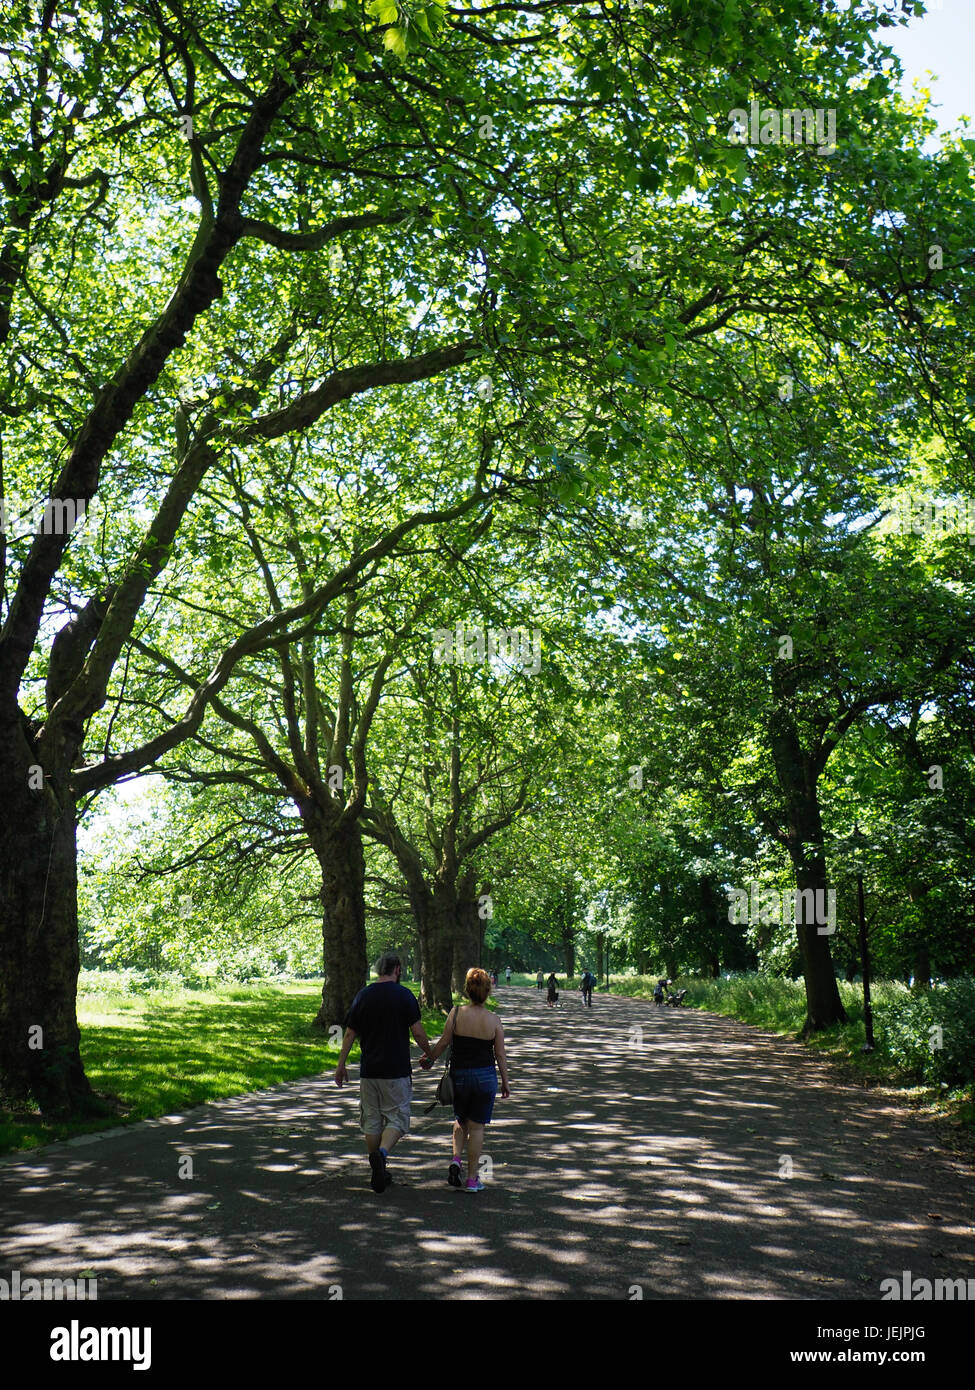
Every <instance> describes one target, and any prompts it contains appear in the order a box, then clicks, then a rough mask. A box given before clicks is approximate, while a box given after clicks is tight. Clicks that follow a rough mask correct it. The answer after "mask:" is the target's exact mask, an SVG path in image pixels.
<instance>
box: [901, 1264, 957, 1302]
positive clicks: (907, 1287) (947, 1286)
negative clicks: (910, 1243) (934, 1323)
mask: <svg viewBox="0 0 975 1390" xmlns="http://www.w3.org/2000/svg"><path fill="white" fill-rule="evenodd" d="M880 1299H881V1302H886V1301H887V1300H888V1299H904V1300H906V1301H908V1302H914V1303H930V1302H932V1301H933V1302H936V1303H940V1302H949V1303H950V1302H953V1301H954V1300H955V1299H958V1300H964V1301H966V1302H967V1301H968V1300H969V1299H975V1279H912V1278H911V1271H910V1270H909V1269H902V1270H901V1277H900V1279H896V1278H891V1279H881V1281H880Z"/></svg>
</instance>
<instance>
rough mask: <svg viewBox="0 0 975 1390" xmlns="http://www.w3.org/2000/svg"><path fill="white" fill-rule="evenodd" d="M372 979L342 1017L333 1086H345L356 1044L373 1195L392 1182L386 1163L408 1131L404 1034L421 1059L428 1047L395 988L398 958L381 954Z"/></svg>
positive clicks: (413, 1007)
mask: <svg viewBox="0 0 975 1390" xmlns="http://www.w3.org/2000/svg"><path fill="white" fill-rule="evenodd" d="M376 973H377V974H378V976H379V979H378V980H376V981H375V983H374V984H371V985H366V987H365V989H360V990H359V993H358V994H357V995H356V997H355V998H354V999H353V1001H352V1005H351V1007H350V1009H349V1012H348V1016H347V1017H346V1020H345V1036H344V1037H343V1039H342V1051H341V1053H340V1054H339V1060H338V1066H337V1067H336V1068H335V1084H336V1086H339V1087H341V1086H344V1085H345V1083H346V1081H347V1080H348V1076H347V1073H346V1070H345V1062H346V1058H347V1057H348V1055H349V1052H350V1051H351V1050H352V1044H353V1043H354V1042H355V1040H356V1038H358V1039H359V1042H360V1044H361V1048H362V1064H361V1066H360V1068H359V1123H360V1125H361V1127H362V1132H363V1134H364V1135H365V1139H366V1152H367V1154H368V1155H369V1167H370V1168H371V1170H372V1173H371V1176H370V1178H369V1185H370V1187H371V1188H372V1190H373V1192H385V1190H386V1188H387V1187H388V1186H389V1185H390V1183H391V1182H392V1178H391V1177H390V1176H389V1175H388V1173H387V1172H386V1159H387V1157H388V1156H389V1154H390V1153H391V1151H392V1150H393V1148H394V1147H395V1146H396V1145H397V1144H398V1143H399V1141H400V1140H401V1139H402V1137H403V1135H404V1134H406V1133H408V1131H409V1128H410V1101H411V1100H412V1098H413V1068H412V1066H411V1065H410V1040H409V1035H408V1032H407V1030H409V1032H410V1033H412V1034H413V1036H414V1038H415V1039H416V1041H417V1044H418V1045H419V1046H420V1047H421V1048H422V1049H423V1052H424V1054H428V1053H429V1051H430V1043H429V1040H428V1039H427V1035H426V1032H425V1030H424V1027H423V1024H422V1023H421V1022H420V1006H419V1004H418V1003H417V1000H416V995H415V994H414V993H413V991H412V990H409V989H407V988H406V986H405V985H401V984H400V982H399V981H400V976H401V974H402V973H403V966H402V964H401V962H400V958H399V956H397V955H394V954H393V952H392V951H386V952H385V953H384V954H383V956H382V957H381V959H380V961H379V965H378V966H377V970H376Z"/></svg>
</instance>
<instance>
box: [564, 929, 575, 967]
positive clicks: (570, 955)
mask: <svg viewBox="0 0 975 1390" xmlns="http://www.w3.org/2000/svg"><path fill="white" fill-rule="evenodd" d="M562 959H563V961H564V962H565V973H566V976H567V978H568V979H572V977H573V976H574V975H575V973H576V943H575V934H574V932H573V930H572V928H571V927H563V928H562Z"/></svg>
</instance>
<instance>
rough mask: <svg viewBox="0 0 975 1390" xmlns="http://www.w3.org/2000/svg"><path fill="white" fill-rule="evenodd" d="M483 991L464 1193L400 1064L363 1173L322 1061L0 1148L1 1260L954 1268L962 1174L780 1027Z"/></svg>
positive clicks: (968, 1213)
mask: <svg viewBox="0 0 975 1390" xmlns="http://www.w3.org/2000/svg"><path fill="white" fill-rule="evenodd" d="M499 997H500V1008H501V1013H502V1016H503V1017H504V1020H505V1027H506V1034H507V1038H508V1049H509V1057H510V1064H511V1082H512V1097H511V1099H510V1100H508V1101H500V1100H499V1102H498V1104H497V1107H496V1109H495V1122H494V1123H493V1124H492V1125H491V1126H490V1127H489V1129H488V1134H487V1143H486V1158H487V1160H488V1163H487V1167H488V1170H489V1171H488V1174H487V1178H488V1185H487V1189H486V1190H485V1191H484V1192H483V1193H481V1194H478V1195H477V1196H471V1195H468V1194H466V1193H463V1192H458V1191H456V1190H454V1189H452V1188H450V1187H448V1185H447V1183H446V1181H445V1178H446V1165H447V1162H448V1160H449V1156H450V1124H449V1121H448V1120H447V1119H446V1118H445V1112H443V1111H440V1110H438V1111H437V1112H435V1114H434V1116H431V1117H424V1115H423V1112H422V1106H423V1103H424V1102H426V1101H427V1100H429V1099H432V1093H433V1088H434V1078H433V1077H428V1076H425V1075H423V1074H422V1073H420V1072H419V1071H417V1073H416V1080H415V1086H416V1093H415V1102H414V1130H413V1132H412V1133H411V1135H410V1136H409V1138H408V1139H406V1140H404V1141H403V1142H402V1144H401V1145H400V1146H399V1147H398V1148H397V1149H396V1151H395V1153H394V1155H393V1158H392V1160H391V1165H390V1171H391V1173H392V1174H393V1176H394V1186H393V1187H391V1188H390V1189H389V1190H388V1191H387V1192H386V1193H385V1194H383V1195H382V1196H377V1195H376V1194H374V1193H373V1192H371V1191H370V1189H369V1186H368V1175H369V1170H368V1167H367V1166H366V1164H365V1162H364V1158H363V1150H362V1144H361V1140H360V1138H359V1135H358V1129H357V1121H358V1115H357V1110H358V1105H357V1101H358V1095H357V1092H358V1087H357V1086H354V1085H353V1086H352V1087H351V1088H347V1089H346V1090H345V1091H343V1092H339V1091H338V1090H337V1089H336V1088H335V1086H334V1084H333V1082H332V1079H331V1075H330V1074H329V1075H325V1076H323V1077H321V1078H315V1079H313V1080H306V1081H300V1082H293V1083H289V1084H288V1085H286V1086H281V1087H277V1088H275V1089H273V1090H271V1091H262V1092H259V1093H257V1094H255V1095H250V1096H242V1097H238V1098H236V1099H233V1100H229V1101H223V1102H220V1103H218V1104H215V1105H208V1106H202V1107H199V1108H197V1109H195V1110H192V1111H190V1112H188V1113H187V1114H186V1115H184V1116H182V1117H169V1118H168V1119H166V1120H162V1121H155V1122H149V1123H147V1124H145V1125H142V1126H138V1127H133V1128H131V1129H127V1130H122V1131H112V1132H110V1133H109V1134H107V1135H98V1136H92V1137H91V1138H90V1139H89V1140H85V1141H78V1140H75V1141H72V1143H71V1144H69V1145H56V1146H52V1147H51V1148H48V1149H44V1150H41V1151H38V1152H37V1153H36V1154H35V1155H34V1156H33V1157H28V1158H27V1159H26V1160H24V1159H20V1160H18V1161H16V1162H14V1163H8V1164H4V1165H0V1209H2V1212H3V1215H2V1216H0V1260H2V1262H3V1263H5V1264H6V1265H7V1267H8V1268H9V1269H15V1268H19V1269H20V1270H21V1273H22V1277H23V1276H25V1275H26V1274H28V1273H29V1274H31V1275H33V1276H35V1277H43V1276H44V1275H49V1276H54V1275H60V1276H62V1277H64V1276H68V1275H76V1274H78V1273H79V1272H80V1271H81V1270H82V1269H94V1270H95V1272H96V1274H97V1276H98V1280H99V1284H98V1293H99V1298H101V1299H104V1298H122V1299H126V1298H167V1299H172V1298H239V1297H245V1298H248V1297H249V1298H257V1297H280V1298H319V1299H321V1298H329V1297H337V1296H339V1294H341V1296H342V1297H344V1298H346V1299H349V1298H414V1297H416V1298H418V1297H453V1298H468V1297H471V1298H492V1297H495V1298H506V1297H508V1298H510V1297H518V1298H526V1297H527V1298H531V1297H538V1298H555V1297H571V1298H616V1299H626V1298H631V1297H635V1296H638V1295H637V1290H639V1296H642V1297H643V1298H645V1299H650V1298H654V1299H673V1298H792V1299H795V1298H800V1299H833V1298H860V1299H876V1298H879V1297H880V1281H881V1280H882V1279H884V1278H887V1277H894V1278H897V1279H898V1280H899V1279H900V1277H901V1272H902V1271H904V1270H910V1271H911V1273H912V1276H913V1277H918V1276H923V1277H926V1278H929V1279H935V1278H975V1258H973V1246H972V1235H973V1227H972V1221H973V1216H972V1201H971V1197H972V1192H973V1186H975V1183H973V1177H972V1175H971V1173H969V1172H968V1171H967V1170H966V1169H964V1168H962V1167H961V1165H960V1164H958V1163H957V1162H956V1161H954V1160H953V1159H952V1158H951V1157H950V1155H946V1154H944V1153H942V1152H941V1151H940V1150H939V1149H938V1148H937V1147H936V1145H935V1144H934V1142H933V1141H932V1140H931V1139H929V1138H928V1137H927V1136H926V1134H925V1130H924V1129H923V1127H921V1126H919V1125H918V1124H916V1123H915V1122H914V1121H913V1120H912V1119H911V1118H910V1116H908V1115H906V1114H905V1113H904V1112H903V1111H901V1110H898V1109H897V1108H896V1107H894V1106H893V1105H891V1104H890V1103H889V1102H888V1101H885V1100H884V1099H883V1098H882V1097H881V1096H879V1095H877V1094H876V1093H871V1092H865V1091H863V1090H861V1089H859V1088H855V1087H848V1086H841V1085H838V1084H837V1083H836V1082H835V1080H833V1079H832V1078H831V1073H830V1071H829V1069H828V1067H827V1066H826V1065H825V1064H823V1063H822V1062H820V1061H819V1060H818V1059H816V1058H814V1057H811V1056H810V1055H809V1054H808V1053H807V1052H806V1051H805V1050H804V1049H803V1048H802V1047H800V1046H799V1045H798V1044H793V1043H789V1042H786V1041H783V1040H782V1039H780V1038H777V1037H775V1036H773V1035H769V1034H765V1033H762V1032H760V1031H758V1030H756V1029H753V1028H749V1027H747V1026H746V1025H744V1024H739V1023H736V1022H734V1021H732V1020H728V1019H724V1018H720V1017H717V1016H715V1015H709V1014H701V1013H698V1012H694V1011H689V1010H679V1009H666V1008H665V1009H658V1008H656V1007H655V1006H653V1005H652V1004H645V1003H642V1002H641V1001H637V1000H630V999H622V998H607V997H606V996H599V995H597V996H596V999H595V1002H594V1007H593V1008H592V1009H591V1010H589V1009H584V1008H583V1007H582V1004H581V1001H580V999H579V997H578V995H563V999H564V1000H565V1007H564V1008H562V1009H554V1010H553V1009H549V1008H548V1007H547V1006H546V1004H545V1002H544V1000H543V999H542V997H541V996H540V995H539V994H537V993H536V992H535V991H533V990H527V989H517V988H512V989H508V990H501V991H499ZM187 1159H191V1160H192V1173H193V1176H192V1177H191V1176H183V1177H181V1176H180V1173H181V1172H183V1173H184V1174H187V1173H188V1165H187ZM4 1274H5V1271H4V1270H3V1268H2V1267H0V1276H2V1275H4Z"/></svg>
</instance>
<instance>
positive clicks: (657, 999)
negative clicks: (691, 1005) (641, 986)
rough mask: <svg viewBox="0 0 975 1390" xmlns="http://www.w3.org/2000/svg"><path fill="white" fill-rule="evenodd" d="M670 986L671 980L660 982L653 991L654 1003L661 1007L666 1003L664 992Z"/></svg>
mask: <svg viewBox="0 0 975 1390" xmlns="http://www.w3.org/2000/svg"><path fill="white" fill-rule="evenodd" d="M669 984H670V981H669V980H658V981H657V986H656V988H655V989H654V991H653V1002H654V1003H655V1004H656V1005H657V1006H658V1008H659V1006H660V1005H661V1004H662V1003H663V1002H664V991H665V990H666V989H667V987H668V985H669Z"/></svg>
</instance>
